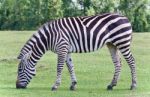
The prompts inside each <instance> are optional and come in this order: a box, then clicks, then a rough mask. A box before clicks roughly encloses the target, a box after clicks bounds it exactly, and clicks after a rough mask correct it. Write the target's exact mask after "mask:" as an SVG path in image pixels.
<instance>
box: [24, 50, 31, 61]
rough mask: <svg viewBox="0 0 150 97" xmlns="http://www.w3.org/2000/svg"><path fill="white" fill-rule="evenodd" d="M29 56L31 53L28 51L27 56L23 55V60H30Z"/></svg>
mask: <svg viewBox="0 0 150 97" xmlns="http://www.w3.org/2000/svg"><path fill="white" fill-rule="evenodd" d="M31 54H32V51H29V52H28V53H27V54H25V55H24V56H23V58H22V59H23V60H28V59H30V56H31Z"/></svg>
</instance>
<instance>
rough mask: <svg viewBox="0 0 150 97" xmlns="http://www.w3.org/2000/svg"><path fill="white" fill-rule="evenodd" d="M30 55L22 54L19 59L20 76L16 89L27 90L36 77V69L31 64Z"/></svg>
mask: <svg viewBox="0 0 150 97" xmlns="http://www.w3.org/2000/svg"><path fill="white" fill-rule="evenodd" d="M30 55H31V52H30V53H20V55H19V56H18V59H19V60H20V63H19V65H18V76H17V81H16V88H26V86H27V85H28V83H29V82H30V80H31V79H32V77H33V76H35V73H36V72H35V67H34V66H33V65H31V63H30Z"/></svg>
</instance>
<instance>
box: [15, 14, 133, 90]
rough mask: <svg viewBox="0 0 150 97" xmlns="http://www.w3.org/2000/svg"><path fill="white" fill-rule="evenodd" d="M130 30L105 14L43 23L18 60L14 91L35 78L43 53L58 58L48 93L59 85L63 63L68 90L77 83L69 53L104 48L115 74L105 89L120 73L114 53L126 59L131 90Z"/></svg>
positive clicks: (119, 18)
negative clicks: (109, 57) (55, 73)
mask: <svg viewBox="0 0 150 97" xmlns="http://www.w3.org/2000/svg"><path fill="white" fill-rule="evenodd" d="M131 39H132V27H131V24H130V22H129V21H128V19H127V18H126V17H124V16H121V15H118V14H113V13H106V14H102V15H96V16H85V17H68V18H62V19H58V20H54V21H50V22H48V23H45V24H44V25H43V26H42V27H40V28H39V30H38V31H37V32H36V33H35V34H33V36H32V37H31V38H30V39H29V40H28V41H27V42H26V44H25V45H24V47H23V48H22V49H21V52H20V55H19V56H18V59H20V64H19V66H18V76H17V81H16V88H26V86H27V84H28V83H29V82H30V80H31V79H32V76H34V75H35V65H36V63H37V61H38V60H39V59H40V58H41V57H42V55H43V54H45V53H46V51H48V50H51V51H52V52H54V53H56V54H57V55H58V63H57V77H56V81H55V83H54V85H53V87H52V90H57V88H58V86H59V85H60V83H61V73H62V69H63V65H64V63H65V62H66V64H67V67H68V70H69V72H70V76H71V82H72V83H71V86H70V89H71V90H74V89H75V86H76V84H77V80H76V76H75V71H74V65H73V62H72V58H71V53H87V52H92V51H95V50H98V49H99V48H102V47H103V46H104V45H105V44H106V45H107V47H108V49H109V51H110V54H111V57H112V60H113V63H114V65H115V72H114V76H113V79H112V81H111V83H110V84H109V85H108V87H107V89H108V90H112V89H113V87H114V86H116V85H117V80H118V77H119V74H120V71H121V60H120V57H119V54H118V52H119V51H120V52H121V54H122V55H123V56H124V58H125V59H126V61H127V63H128V65H129V67H130V69H131V76H132V83H131V90H132V89H135V88H136V71H135V60H134V58H133V55H132V53H131V51H130V44H131Z"/></svg>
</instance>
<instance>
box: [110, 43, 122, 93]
mask: <svg viewBox="0 0 150 97" xmlns="http://www.w3.org/2000/svg"><path fill="white" fill-rule="evenodd" d="M107 47H108V49H109V51H110V54H111V57H112V61H113V63H114V66H115V72H114V76H113V79H112V81H111V83H110V84H109V85H108V86H107V90H112V89H113V87H114V86H116V85H117V81H118V78H119V75H120V72H121V59H120V57H119V54H118V49H117V47H116V46H114V45H113V44H111V43H108V44H107Z"/></svg>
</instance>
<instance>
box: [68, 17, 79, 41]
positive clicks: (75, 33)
mask: <svg viewBox="0 0 150 97" xmlns="http://www.w3.org/2000/svg"><path fill="white" fill-rule="evenodd" d="M68 20H69V22H70V24H71V25H70V26H71V27H72V28H73V31H74V33H75V36H76V38H77V39H78V38H79V37H78V35H77V32H76V30H75V28H74V25H73V24H72V21H71V20H70V18H68Z"/></svg>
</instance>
